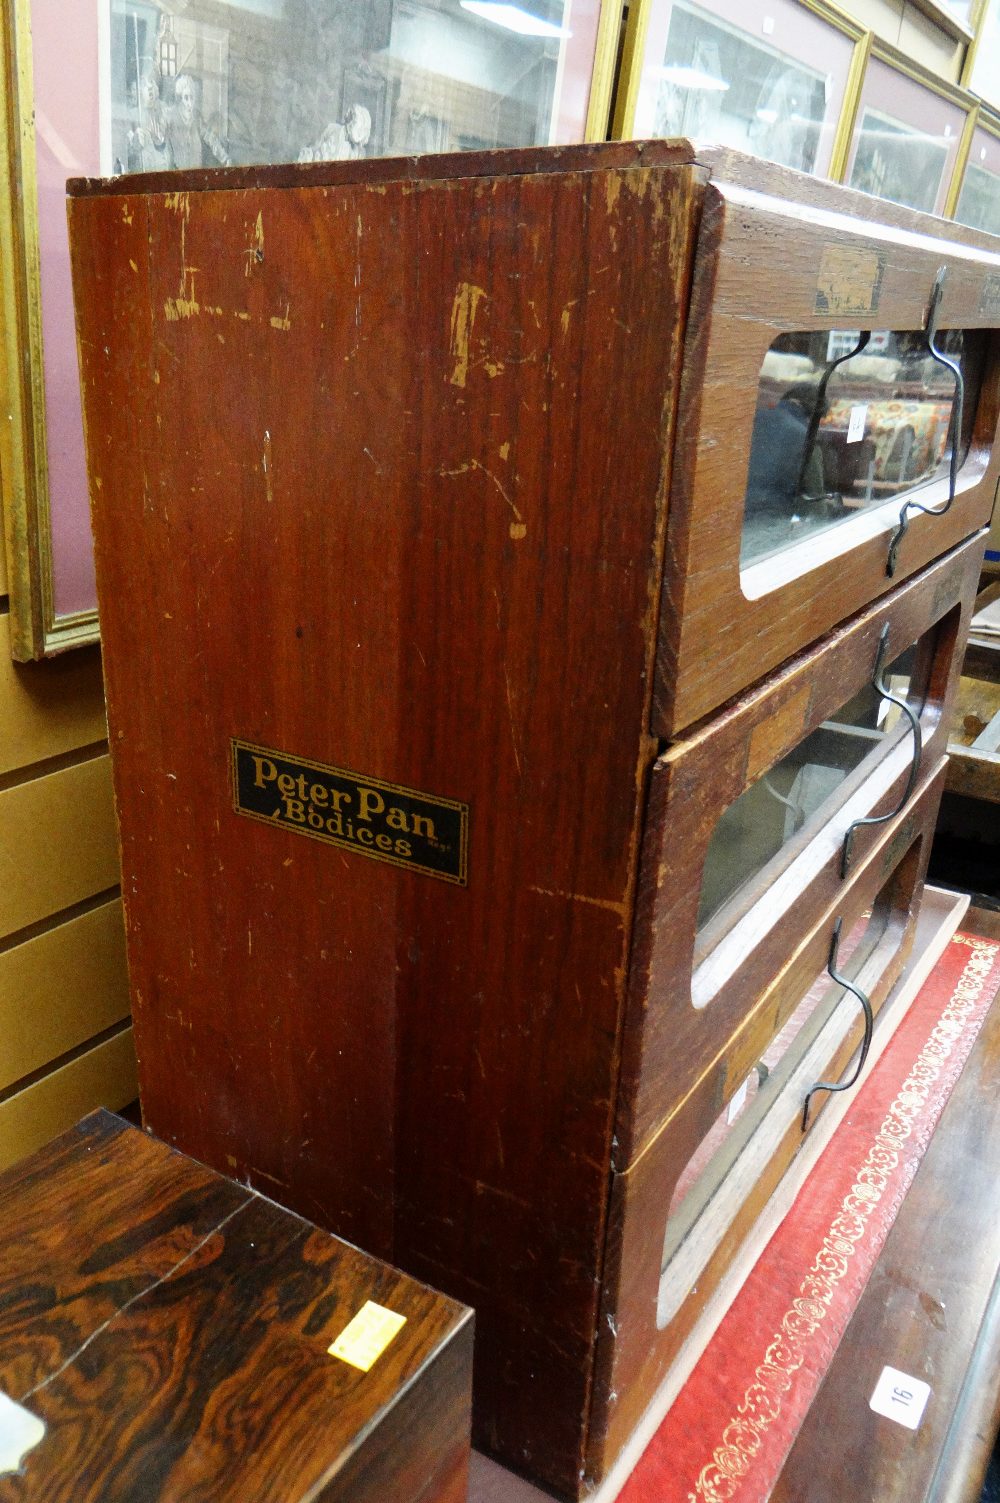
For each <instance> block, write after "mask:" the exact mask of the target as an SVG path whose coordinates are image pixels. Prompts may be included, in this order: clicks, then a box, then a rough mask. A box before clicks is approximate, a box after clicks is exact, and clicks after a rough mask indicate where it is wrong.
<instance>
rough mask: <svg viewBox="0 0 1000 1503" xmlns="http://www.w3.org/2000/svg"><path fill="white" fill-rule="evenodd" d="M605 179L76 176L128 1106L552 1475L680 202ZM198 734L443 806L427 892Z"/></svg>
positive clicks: (672, 352)
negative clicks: (341, 1275) (449, 1333)
mask: <svg viewBox="0 0 1000 1503" xmlns="http://www.w3.org/2000/svg"><path fill="white" fill-rule="evenodd" d="M540 160H542V161H546V162H548V161H550V159H549V158H547V157H544V156H543V157H542V158H541V159H540ZM643 160H644V159H643V156H642V153H641V152H639V151H636V150H631V151H630V152H628V153H626V154H625V155H624V156H623V155H622V153H621V152H620V150H619V149H618V148H616V149H615V152H614V153H613V154H612V155H611V156H609V157H607V158H605V157H604V156H603V154H601V153H587V154H585V155H584V156H583V157H581V158H580V163H579V165H578V166H577V167H575V169H574V170H571V171H565V172H555V171H550V170H546V171H540V170H533V169H532V166H531V163H530V161H529V162H527V163H523V162H522V161H521V159H518V166H519V168H521V169H522V170H519V171H518V172H516V173H515V172H508V173H506V174H504V175H496V176H489V175H483V171H484V169H483V165H482V164H480V165H479V167H478V168H477V167H476V164H475V163H472V164H471V165H467V169H466V170H467V171H468V173H469V174H470V175H468V176H464V177H454V178H452V177H449V178H447V179H445V180H442V181H437V182H435V181H413V180H412V179H411V178H410V177H409V176H408V175H407V174H408V173H409V164H401V165H400V164H397V167H396V168H395V169H394V171H395V176H394V173H393V172H392V171H389V170H388V169H387V170H385V171H382V172H381V173H380V174H379V176H378V179H377V180H374V179H373V180H372V182H370V183H366V182H364V181H358V180H357V178H358V169H354V171H353V173H349V174H347V176H346V177H345V174H344V171H343V168H342V166H338V167H336V168H334V169H332V171H331V180H332V181H333V182H334V183H335V185H334V186H329V187H323V186H320V182H321V177H320V175H318V174H316V173H312V174H307V175H304V176H300V175H298V174H296V173H292V174H291V175H288V174H282V175H279V177H278V178H276V179H274V181H275V183H278V182H280V181H284V180H286V179H287V180H288V182H289V183H290V184H291V185H292V186H290V187H288V188H287V189H286V188H281V187H278V186H274V187H270V188H269V187H268V186H266V185H267V184H268V183H269V182H270V181H271V179H270V178H269V176H268V174H267V173H262V174H259V175H258V174H251V175H249V176H244V177H243V178H241V179H240V180H239V181H240V186H234V187H233V189H232V190H231V191H214V190H213V189H212V188H211V186H210V185H209V183H208V182H207V181H205V182H202V183H201V184H200V185H199V184H196V186H198V191H196V192H191V193H189V194H185V193H183V192H182V193H179V194H178V193H176V192H171V193H166V194H164V193H149V194H148V195H146V196H143V195H141V193H138V192H128V193H123V192H121V191H120V186H118V185H116V186H115V187H114V189H113V192H109V195H108V196H107V197H101V196H100V193H99V192H96V193H94V192H91V193H89V194H88V196H84V197H78V198H76V199H74V200H72V201H71V216H72V224H73V237H74V245H75V250H74V256H75V275H76V285H77V296H78V309H79V334H80V346H81V353H82V366H83V387H84V400H85V406H86V415H87V427H88V441H89V459H90V468H91V475H92V494H93V500H94V513H95V521H96V531H97V558H98V572H99V578H100V589H101V595H102V624H103V633H104V642H105V648H106V661H107V670H108V695H109V713H110V719H111V725H112V738H113V744H114V746H115V750H116V769H115V777H116V792H117V798H118V806H119V811H120V816H121V824H122V838H123V847H124V861H125V871H126V881H125V893H126V914H127V930H128V934H129V945H130V965H131V970H132V975H133V981H134V987H135V1010H136V1027H137V1039H138V1044H139V1053H140V1058H141V1060H142V1064H143V1080H142V1090H143V1105H144V1111H145V1113H146V1117H147V1120H148V1121H149V1122H150V1123H151V1124H152V1126H153V1127H154V1129H155V1130H156V1131H158V1132H160V1133H161V1134H162V1135H164V1136H166V1137H168V1138H169V1139H171V1140H172V1141H175V1142H177V1143H178V1144H179V1145H180V1146H183V1147H186V1148H189V1149H191V1150H192V1151H194V1152H196V1153H198V1154H199V1155H200V1156H202V1157H204V1158H205V1159H207V1160H208V1161H210V1162H212V1163H214V1164H218V1165H220V1166H221V1167H222V1168H230V1169H232V1170H233V1171H234V1172H237V1173H238V1174H239V1175H240V1177H241V1178H242V1177H249V1179H250V1182H251V1183H253V1184H255V1185H260V1187H261V1188H262V1189H265V1190H266V1191H267V1193H268V1194H273V1195H276V1196H278V1197H280V1198H282V1199H283V1200H285V1201H286V1202H287V1203H288V1204H290V1205H292V1206H294V1207H295V1208H297V1209H300V1210H302V1211H303V1212H304V1213H305V1214H308V1215H310V1216H313V1217H316V1218H317V1219H319V1220H321V1221H323V1222H325V1223H326V1224H328V1225H331V1226H333V1227H334V1228H335V1229H337V1230H338V1231H340V1232H342V1233H343V1234H344V1235H347V1236H349V1237H351V1238H352V1239H354V1240H357V1241H360V1242H362V1243H363V1244H365V1245H367V1246H368V1247H369V1248H371V1249H372V1250H374V1251H376V1252H387V1253H388V1252H390V1251H391V1253H392V1256H393V1257H394V1258H395V1259H397V1260H398V1261H400V1262H401V1263H402V1264H404V1265H405V1266H408V1267H410V1268H412V1269H414V1270H415V1271H417V1272H418V1274H419V1275H420V1276H422V1277H426V1278H427V1279H428V1280H429V1281H432V1282H436V1283H438V1284H440V1285H443V1286H446V1287H448V1288H449V1290H450V1291H451V1292H454V1293H455V1294H456V1295H457V1296H458V1297H460V1298H466V1299H467V1300H468V1301H474V1303H475V1304H476V1306H477V1309H478V1310H479V1312H480V1319H481V1321H482V1330H483V1333H484V1341H483V1347H482V1350H483V1352H484V1354H485V1356H484V1361H483V1363H482V1371H481V1374H480V1378H479V1403H478V1413H479V1433H480V1435H481V1436H482V1437H483V1438H485V1440H486V1442H487V1443H488V1444H489V1445H490V1446H491V1447H492V1448H493V1449H494V1450H498V1451H502V1452H503V1453H504V1454H506V1455H507V1456H508V1457H510V1458H511V1459H513V1460H514V1461H515V1463H516V1464H522V1465H523V1464H527V1463H526V1458H527V1457H528V1456H529V1454H530V1458H531V1465H532V1466H536V1467H538V1468H539V1469H540V1470H541V1472H542V1474H543V1475H544V1476H545V1477H547V1478H548V1479H549V1480H550V1481H552V1482H553V1483H555V1484H557V1485H559V1486H561V1487H563V1488H564V1489H565V1490H568V1491H575V1490H576V1489H577V1488H578V1487H579V1485H580V1481H579V1477H580V1468H581V1465H582V1458H583V1439H584V1430H585V1426H586V1414H587V1407H588V1394H589V1387H588V1382H589V1380H588V1374H589V1364H590V1353H591V1349H592V1345H593V1331H594V1321H595V1318H596V1310H597V1303H596V1301H597V1294H596V1291H597V1286H598V1279H599V1270H600V1263H601V1256H602V1245H603V1220H604V1205H605V1197H606V1187H607V1166H608V1153H609V1145H610V1137H611V1122H612V1111H613V1092H614V1081H615V1073H616V1066H617V1034H618V1022H619V1015H620V1009H621V1005H622V989H623V984H624V970H625V962H626V957H627V953H628V944H629V937H630V913H631V892H632V887H633V883H634V880H635V870H636V859H637V849H638V836H639V825H640V816H641V808H642V795H643V783H644V778H645V775H646V771H647V769H648V767H649V765H650V763H651V761H652V757H653V755H654V753H655V745H654V743H653V742H652V741H651V739H650V738H649V737H648V735H647V732H646V727H647V726H648V716H649V695H650V682H651V662H652V654H653V651H654V647H655V644H654V620H655V608H656V598H657V592H658V587H659V576H660V554H661V550H662V543H663V524H664V510H663V507H664V497H665V488H666V482H667V473H666V469H665V456H667V457H669V452H670V431H671V422H672V413H673V397H674V373H675V370H676V361H677V357H678V353H679V348H680V340H681V337H682V334H683V310H684V308H685V306H686V300H687V284H688V275H689V264H690V252H691V245H692V237H693V227H694V216H693V212H692V210H693V205H694V199H695V193H696V190H697V186H698V177H697V174H696V173H695V172H693V170H692V169H691V168H689V167H683V166H670V165H664V166H658V167H647V166H645V165H643ZM670 160H676V153H674V156H673V157H672V158H671V159H670ZM608 162H610V163H611V165H606V163H608ZM615 164H617V165H615ZM427 170H430V169H427ZM254 182H259V184H260V186H259V187H253V186H249V185H250V184H252V183H254ZM296 183H301V184H302V185H303V186H300V187H295V186H294V184H296ZM178 184H180V186H182V187H183V182H182V181H181V180H180V179H176V180H175V181H174V183H173V184H172V186H173V187H177V186H178ZM307 184H308V185H309V186H306V185H307ZM626 247H633V248H634V249H632V250H629V253H627V254H626V253H625V248H626ZM650 308H655V309H656V310H657V317H656V318H655V319H652V318H650V317H649V309H650ZM614 391H627V392H628V393H629V401H628V403H627V404H623V405H622V406H621V407H620V408H616V409H615V410H614V412H613V413H612V411H611V409H610V408H609V400H608V393H609V392H614ZM137 456H141V460H140V461H139V462H137ZM554 565H555V567H554ZM234 737H236V738H242V739H244V740H246V741H247V742H250V743H254V744H255V745H257V746H259V747H264V748H271V749H274V750H275V751H277V752H286V753H291V754H292V755H294V756H296V757H299V758H302V759H305V761H306V762H311V763H313V764H319V763H321V764H325V765H327V766H329V767H333V768H340V769H350V770H351V771H353V773H354V774H356V775H357V777H358V778H360V779H362V780H364V779H365V778H372V779H379V780H381V781H382V783H383V784H391V785H394V786H396V787H402V788H404V789H410V790H416V791H417V793H418V794H421V795H434V796H437V797H443V798H446V799H451V800H454V801H457V802H460V803H464V804H466V805H468V806H469V811H470V812H469V821H468V849H467V883H466V885H464V886H463V885H461V883H460V882H458V881H452V882H445V881H440V880H435V879H434V878H433V877H428V876H427V875H425V874H423V873H420V872H417V871H413V870H407V869H406V866H405V863H404V864H402V865H400V864H396V865H390V864H388V863H384V862H380V861H376V860H372V859H366V858H365V857H363V856H361V855H359V854H358V849H357V845H356V843H355V844H354V845H352V844H351V843H350V841H348V842H347V843H346V844H345V845H343V846H341V847H337V846H335V845H331V844H328V843H324V842H321V841H319V840H311V839H308V838H305V836H304V835H303V833H302V832H301V830H296V829H294V828H289V827H288V824H287V822H286V823H285V825H284V826H282V825H281V824H276V823H275V821H273V820H264V821H263V822H261V821H259V820H253V819H248V818H244V817H241V816H240V815H238V814H236V813H234V810H233V800H232V792H231V789H230V771H229V768H230V760H231V740H232V738H234ZM584 752H585V754H583V753H584ZM354 796H355V797H356V798H360V795H359V794H358V793H357V790H356V792H355V795H354ZM289 797H290V798H291V795H289ZM302 797H303V798H304V794H303V796H302ZM296 798H298V795H296ZM301 801H302V800H301V799H300V802H301ZM352 807H353V808H354V810H355V813H356V814H357V812H358V804H355V805H353V806H352ZM581 810H586V811H587V818H586V819H585V820H581V818H580V811H581ZM279 812H281V811H280V810H279ZM295 812H296V811H295V803H294V800H293V801H292V805H291V807H290V810H289V819H291V816H292V815H293V814H294V813H295ZM299 812H302V811H299ZM313 812H314V813H315V812H316V811H315V810H314V811H313ZM359 825H360V821H359ZM306 895H308V897H306ZM513 936H516V937H517V943H516V944H512V943H511V939H512V937H513ZM182 1083H183V1084H182ZM331 1144H336V1145H337V1151H336V1152H331ZM491 1354H496V1358H495V1360H494V1359H493V1357H492V1355H491Z"/></svg>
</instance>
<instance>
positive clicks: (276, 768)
mask: <svg viewBox="0 0 1000 1503" xmlns="http://www.w3.org/2000/svg"><path fill="white" fill-rule="evenodd" d="M232 773H233V807H234V809H235V810H236V813H237V814H245V815H247V817H248V818H250V819H259V820H262V821H264V822H265V823H266V824H270V825H280V826H281V828H282V829H283V830H294V831H295V832H296V833H297V834H299V835H311V836H312V838H313V839H314V840H323V841H326V843H327V844H328V845H336V846H339V847H340V848H341V850H348V851H354V852H355V854H357V855H359V856H370V857H371V858H372V860H374V861H386V862H388V863H389V865H390V866H405V867H407V868H409V869H410V870H411V871H417V872H423V874H424V875H425V876H428V877H439V878H440V879H441V880H442V881H443V882H455V883H458V884H459V885H460V886H462V887H464V886H465V885H466V881H467V873H466V862H467V856H468V844H469V806H468V804H460V803H457V802H456V801H455V800H454V799H449V798H438V797H436V795H434V794H430V793H418V792H417V791H416V790H415V789H413V788H401V787H399V786H398V785H397V784H395V783H384V782H382V781H381V780H380V779H379V778H365V777H361V776H360V774H358V773H356V772H349V771H348V770H347V769H346V768H344V767H328V766H327V765H326V764H325V763H323V762H306V761H304V760H303V759H302V758H301V757H292V756H289V755H288V753H287V752H278V751H272V750H271V749H270V748H269V747H266V746H254V745H252V744H251V743H250V742H248V741H237V740H236V739H235V737H234V738H233V743H232Z"/></svg>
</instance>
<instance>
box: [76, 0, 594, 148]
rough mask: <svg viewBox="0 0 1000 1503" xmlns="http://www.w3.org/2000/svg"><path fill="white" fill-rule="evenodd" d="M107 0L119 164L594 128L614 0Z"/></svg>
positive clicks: (572, 137) (485, 144)
mask: <svg viewBox="0 0 1000 1503" xmlns="http://www.w3.org/2000/svg"><path fill="white" fill-rule="evenodd" d="M102 3H103V4H105V5H107V7H108V12H107V16H108V24H107V38H108V41H107V54H108V55H107V57H106V58H105V59H104V60H102V61H104V62H105V64H106V67H105V76H106V78H107V87H106V88H105V90H104V98H103V100H102V111H101V113H102V122H101V126H102V136H103V140H104V149H103V157H104V170H105V172H108V173H111V172H116V173H117V172H133V171H151V170H169V169H171V168H185V167H202V166H206V167H212V166H216V165H228V164H230V163H233V164H235V165H237V166H240V165H245V164H257V163H275V162H320V161H345V160H350V159H354V158H359V157H375V156H387V155H392V156H397V155H412V154H416V153H424V152H442V151H458V150H482V149H485V148H490V147H517V146H536V145H546V144H549V143H561V142H571V141H582V140H583V139H584V137H585V134H586V125H587V114H588V105H589V96H590V91H591V87H592V85H593V80H594V76H595V65H596V61H597V56H598V41H599V35H600V23H601V13H602V0H573V3H570V0H530V3H529V0H526V3H525V4H523V5H521V4H516V3H513V0H352V3H351V4H350V5H347V4H338V5H331V4H329V3H328V0H226V3H225V4H220V3H219V0H185V3H184V4H180V5H178V4H176V3H175V0H102ZM64 176H65V174H64Z"/></svg>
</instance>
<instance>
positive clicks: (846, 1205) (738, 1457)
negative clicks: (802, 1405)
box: [688, 934, 1000, 1503]
mask: <svg viewBox="0 0 1000 1503" xmlns="http://www.w3.org/2000/svg"><path fill="white" fill-rule="evenodd" d="M952 943H955V944H964V945H968V946H970V947H971V949H972V954H971V955H970V956H969V959H968V961H967V962H966V965H965V968H964V969H963V971H962V974H961V975H960V976H959V978H958V980H957V981H956V983H955V987H954V989H953V991H952V994H951V998H950V999H949V1002H948V1005H947V1007H945V1009H944V1010H943V1012H942V1013H941V1015H940V1017H939V1018H938V1020H937V1023H936V1024H935V1026H934V1030H933V1032H932V1033H931V1036H930V1038H929V1039H928V1040H927V1042H926V1043H925V1044H924V1047H923V1049H921V1051H920V1054H919V1055H918V1056H917V1059H916V1061H915V1063H914V1065H913V1068H912V1069H911V1070H910V1073H909V1074H908V1075H907V1077H906V1079H905V1080H904V1082H903V1084H902V1085H901V1086H900V1088H899V1090H898V1091H897V1093H896V1097H895V1100H894V1101H893V1102H892V1105H891V1106H890V1107H889V1109H888V1111H887V1112H886V1115H885V1117H884V1119H883V1121H882V1125H881V1127H880V1128H879V1130H878V1132H877V1133H876V1135H875V1139H874V1141H873V1143H872V1145H871V1147H870V1148H869V1150H868V1153H867V1155H866V1157H865V1160H864V1163H863V1164H862V1165H861V1167H860V1168H859V1170H858V1173H857V1175H856V1176H855V1181H854V1184H853V1186H852V1188H851V1190H850V1192H849V1193H848V1194H847V1195H846V1196H845V1198H844V1200H843V1202H842V1204H841V1207H840V1209H839V1211H838V1212H837V1214H836V1215H835V1216H834V1218H833V1220H832V1222H831V1223H830V1226H829V1228H828V1229H827V1231H826V1233H825V1235H824V1237H823V1241H822V1243H821V1245H820V1247H819V1249H818V1251H817V1253H816V1255H815V1257H814V1258H813V1261H812V1265H811V1267H810V1269H809V1272H808V1273H807V1274H806V1276H805V1278H804V1279H803V1280H802V1283H801V1284H800V1285H799V1292H798V1294H797V1296H796V1297H795V1299H793V1300H792V1302H791V1305H790V1307H789V1309H787V1310H786V1311H785V1313H784V1315H783V1316H782V1318H781V1320H780V1322H779V1324H778V1329H777V1330H776V1331H775V1333H774V1335H773V1336H772V1338H771V1341H770V1343H769V1344H768V1346H767V1348H766V1350H765V1352H764V1356H763V1359H762V1360H761V1362H760V1364H759V1365H758V1367H757V1368H756V1370H755V1373H754V1379H753V1382H752V1383H750V1384H749V1386H748V1387H747V1389H746V1390H745V1392H744V1394H743V1397H742V1399H741V1400H740V1402H739V1404H737V1406H736V1410H735V1413H734V1414H733V1415H732V1416H731V1418H730V1419H729V1420H728V1421H727V1423H726V1424H725V1426H724V1428H723V1430H722V1435H721V1439H720V1442H719V1444H718V1445H717V1446H716V1447H715V1448H714V1449H713V1452H712V1459H711V1461H709V1462H708V1463H707V1464H706V1465H705V1466H704V1467H703V1468H702V1470H701V1472H700V1473H699V1475H698V1480H697V1482H696V1484H695V1486H694V1489H693V1491H692V1492H691V1493H689V1495H688V1497H689V1503H727V1500H729V1499H730V1498H732V1496H733V1494H734V1492H735V1489H736V1486H737V1485H738V1484H739V1482H740V1481H741V1480H742V1479H743V1478H744V1477H745V1476H746V1475H747V1473H748V1472H749V1471H750V1468H751V1466H752V1464H753V1460H754V1458H755V1456H756V1455H757V1453H758V1451H759V1450H760V1447H761V1443H762V1440H763V1437H764V1435H765V1433H766V1432H767V1431H768V1430H769V1429H770V1428H771V1427H772V1425H774V1424H775V1423H776V1421H777V1420H778V1419H779V1418H780V1415H781V1409H782V1403H783V1400H784V1397H785V1395H786V1394H787V1393H788V1392H789V1391H790V1389H791V1386H792V1380H793V1375H794V1374H795V1373H796V1372H797V1371H798V1370H799V1369H800V1368H801V1367H802V1365H803V1363H804V1361H805V1358H806V1355H807V1350H808V1343H809V1341H810V1340H811V1338H812V1336H813V1335H814V1334H815V1332H816V1331H817V1330H818V1329H819V1327H820V1326H821V1325H822V1323H823V1321H824V1320H825V1319H826V1317H827V1315H828V1314H829V1311H830V1305H831V1302H832V1300H833V1296H834V1293H835V1291H836V1288H837V1285H838V1284H839V1283H840V1282H841V1281H842V1280H843V1278H844V1277H845V1275H846V1274H847V1272H848V1269H849V1267H850V1259H851V1258H852V1256H853V1255H854V1251H855V1248H856V1246H857V1244H858V1243H859V1242H860V1241H861V1239H862V1237H863V1236H864V1233H865V1231H866V1228H867V1225H868V1222H869V1221H870V1220H871V1217H872V1215H873V1213H874V1211H875V1210H876V1209H877V1207H878V1206H879V1204H880V1202H881V1200H882V1197H883V1195H884V1194H885V1192H886V1189H887V1187H888V1183H889V1177H890V1175H891V1174H892V1172H893V1171H894V1170H895V1169H896V1167H897V1166H898V1164H899V1160H900V1154H901V1152H902V1145H903V1144H904V1143H905V1142H906V1140H907V1139H908V1138H909V1137H910V1135H911V1133H912V1131H913V1127H914V1124H915V1122H916V1121H917V1119H918V1118H919V1116H920V1114H921V1113H922V1111H923V1109H924V1106H925V1103H926V1100H927V1096H928V1094H929V1092H930V1088H931V1087H932V1085H933V1084H934V1082H935V1081H936V1080H938V1079H939V1078H940V1076H941V1075H942V1074H943V1073H944V1071H945V1068H946V1066H947V1064H948V1061H949V1059H950V1058H951V1056H952V1054H953V1053H954V1049H955V1046H956V1044H957V1043H958V1042H959V1040H960V1039H961V1037H962V1035H963V1034H964V1033H965V1031H966V1028H967V1025H968V1022H969V1018H970V1016H971V1014H972V1013H973V1012H974V1010H975V1008H976V1005H977V1004H978V1002H979V1001H980V999H981V997H982V993H983V989H984V987H985V985H986V981H987V978H988V977H989V976H990V974H991V973H992V971H993V967H994V964H995V961H996V956H997V953H998V952H1000V944H997V943H995V942H993V941H991V940H981V939H978V938H977V937H976V936H975V935H965V934H956V935H954V936H953V937H952ZM977 1031H978V1029H977ZM961 1063H964V1059H963V1060H962V1061H961V1062H960V1063H959V1069H960V1068H961ZM955 1073H956V1074H957V1071H956V1072H955ZM915 1167H916V1166H914V1172H915ZM905 1188H906V1187H905V1186H904V1193H905Z"/></svg>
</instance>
